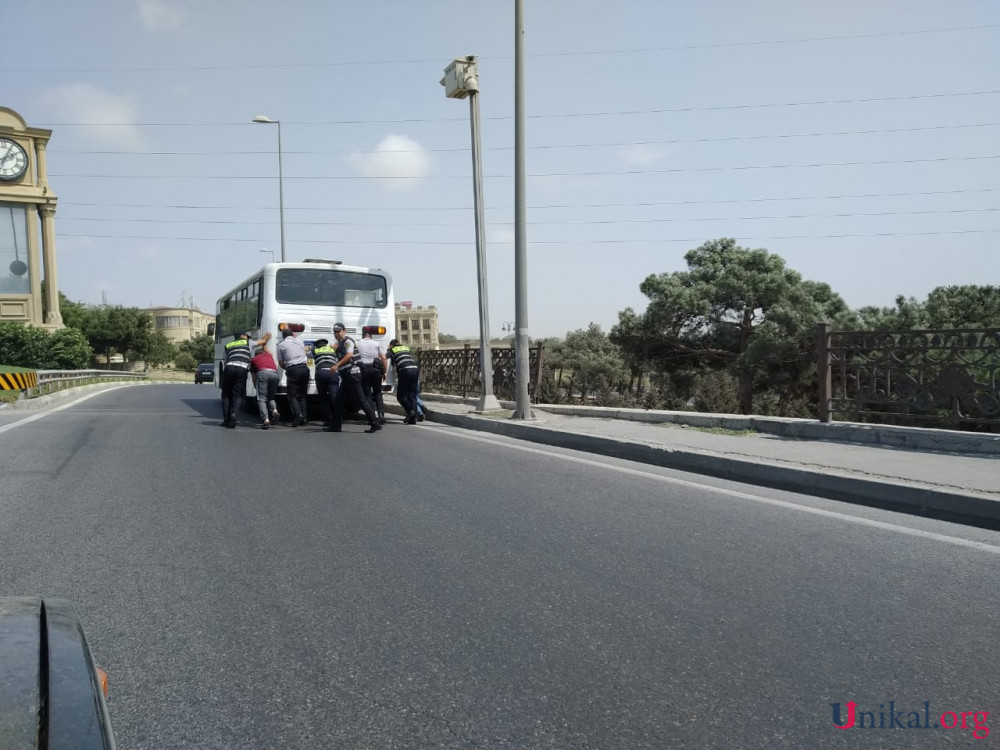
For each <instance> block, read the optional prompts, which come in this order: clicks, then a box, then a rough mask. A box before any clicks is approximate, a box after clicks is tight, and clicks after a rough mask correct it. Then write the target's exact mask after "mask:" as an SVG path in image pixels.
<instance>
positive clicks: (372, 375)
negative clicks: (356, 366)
mask: <svg viewBox="0 0 1000 750" xmlns="http://www.w3.org/2000/svg"><path fill="white" fill-rule="evenodd" d="M358 354H359V355H360V357H361V387H362V388H364V389H365V395H366V396H368V398H369V399H371V402H372V405H373V406H374V407H375V411H376V412H377V413H378V423H379V424H385V402H384V401H383V400H382V381H383V380H385V376H386V372H387V371H388V369H389V363H388V361H387V360H386V358H385V351H384V350H383V349H382V345H381V344H380V343H378V342H377V341H375V340H374V339H373V338H372V332H371V329H369V328H367V327H365V328H362V329H361V341H359V342H358Z"/></svg>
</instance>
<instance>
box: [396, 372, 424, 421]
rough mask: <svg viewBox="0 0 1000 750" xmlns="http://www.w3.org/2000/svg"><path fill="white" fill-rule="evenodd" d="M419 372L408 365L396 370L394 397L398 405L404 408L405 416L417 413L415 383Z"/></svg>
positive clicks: (417, 390) (417, 391)
mask: <svg viewBox="0 0 1000 750" xmlns="http://www.w3.org/2000/svg"><path fill="white" fill-rule="evenodd" d="M419 378H420V372H419V370H417V368H416V367H408V368H406V369H404V370H397V371H396V399H397V400H398V401H399V405H400V406H402V407H403V409H405V410H406V416H408V417H409V416H416V415H417V413H418V412H417V393H419V386H418V385H417V383H418V381H419Z"/></svg>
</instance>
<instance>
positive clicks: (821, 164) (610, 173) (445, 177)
mask: <svg viewBox="0 0 1000 750" xmlns="http://www.w3.org/2000/svg"><path fill="white" fill-rule="evenodd" d="M990 159H1000V154H994V155H987V156H937V157H927V158H923V159H879V160H875V161H835V162H818V163H811V164H747V165H738V166H732V165H730V166H725V167H670V168H667V169H617V170H595V171H589V172H533V173H530V174H529V175H528V177H607V176H614V175H637V174H677V173H683V172H734V171H745V170H755V169H814V168H819V167H871V166H888V165H895V164H930V163H941V162H955V161H983V160H990ZM49 176H50V177H57V178H59V179H70V178H84V179H88V180H95V179H102V180H105V179H107V180H273V179H275V176H274V175H217V174H212V175H138V174H50V175H49ZM513 176H514V175H510V174H488V175H484V177H488V178H491V179H506V178H511V177H513ZM284 179H285V180H467V179H469V176H468V175H460V174H459V175H423V176H416V175H413V176H410V175H387V176H374V175H291V176H288V175H286V176H285V178H284Z"/></svg>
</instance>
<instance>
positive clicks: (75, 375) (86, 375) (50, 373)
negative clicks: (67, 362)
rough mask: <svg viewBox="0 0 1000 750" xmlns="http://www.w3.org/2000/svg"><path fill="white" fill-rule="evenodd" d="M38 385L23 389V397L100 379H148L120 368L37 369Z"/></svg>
mask: <svg viewBox="0 0 1000 750" xmlns="http://www.w3.org/2000/svg"><path fill="white" fill-rule="evenodd" d="M36 374H37V376H38V385H36V386H35V387H34V388H29V389H27V390H25V392H24V396H25V398H36V397H38V396H44V395H46V394H49V393H54V392H55V391H61V390H63V389H65V388H75V387H77V386H81V385H90V384H92V383H95V382H101V381H112V382H115V381H128V380H148V379H149V376H148V375H146V374H145V373H141V372H121V371H120V370H37V371H36Z"/></svg>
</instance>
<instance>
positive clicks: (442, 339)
mask: <svg viewBox="0 0 1000 750" xmlns="http://www.w3.org/2000/svg"><path fill="white" fill-rule="evenodd" d="M438 343H439V344H457V343H458V336H452V335H451V334H450V333H439V334H438Z"/></svg>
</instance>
